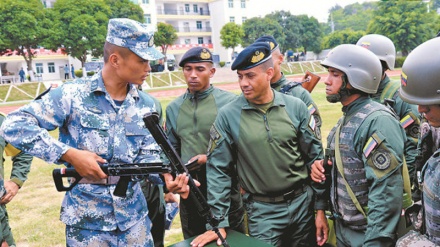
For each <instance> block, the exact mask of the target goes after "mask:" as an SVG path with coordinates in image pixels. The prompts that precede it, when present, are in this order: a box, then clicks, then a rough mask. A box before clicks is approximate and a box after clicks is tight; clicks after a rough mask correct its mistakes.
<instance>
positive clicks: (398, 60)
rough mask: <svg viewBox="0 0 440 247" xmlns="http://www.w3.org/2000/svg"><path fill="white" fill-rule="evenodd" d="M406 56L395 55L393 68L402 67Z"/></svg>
mask: <svg viewBox="0 0 440 247" xmlns="http://www.w3.org/2000/svg"><path fill="white" fill-rule="evenodd" d="M405 59H406V57H396V62H395V63H394V67H395V68H402V65H403V62H405Z"/></svg>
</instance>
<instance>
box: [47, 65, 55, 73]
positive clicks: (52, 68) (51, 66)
mask: <svg viewBox="0 0 440 247" xmlns="http://www.w3.org/2000/svg"><path fill="white" fill-rule="evenodd" d="M47 69H48V70H49V73H55V63H47Z"/></svg>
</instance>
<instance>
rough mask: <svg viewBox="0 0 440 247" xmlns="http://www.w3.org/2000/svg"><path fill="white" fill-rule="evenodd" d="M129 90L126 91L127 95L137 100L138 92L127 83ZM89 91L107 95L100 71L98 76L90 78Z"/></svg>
mask: <svg viewBox="0 0 440 247" xmlns="http://www.w3.org/2000/svg"><path fill="white" fill-rule="evenodd" d="M128 87H129V90H128V94H127V96H128V95H131V96H132V97H133V98H135V99H138V98H139V92H138V90H137V89H136V87H135V86H134V85H133V84H131V83H129V84H128ZM90 90H91V91H92V92H94V93H95V92H101V93H104V94H105V93H108V92H107V90H106V89H105V85H104V80H103V79H102V71H100V72H99V73H98V74H95V75H94V76H92V78H91V86H90Z"/></svg>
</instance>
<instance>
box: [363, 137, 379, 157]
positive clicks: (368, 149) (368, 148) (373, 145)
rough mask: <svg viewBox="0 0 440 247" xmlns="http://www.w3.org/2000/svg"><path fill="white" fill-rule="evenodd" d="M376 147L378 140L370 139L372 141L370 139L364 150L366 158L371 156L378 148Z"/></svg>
mask: <svg viewBox="0 0 440 247" xmlns="http://www.w3.org/2000/svg"><path fill="white" fill-rule="evenodd" d="M376 146H377V142H376V140H374V138H373V137H370V139H368V141H367V144H365V146H364V149H363V153H364V156H365V158H368V156H370V153H371V151H373V150H374V149H375V148H376Z"/></svg>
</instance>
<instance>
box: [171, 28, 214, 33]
mask: <svg viewBox="0 0 440 247" xmlns="http://www.w3.org/2000/svg"><path fill="white" fill-rule="evenodd" d="M174 29H176V31H177V32H186V33H189V32H212V28H211V27H203V28H198V27H174Z"/></svg>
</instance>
